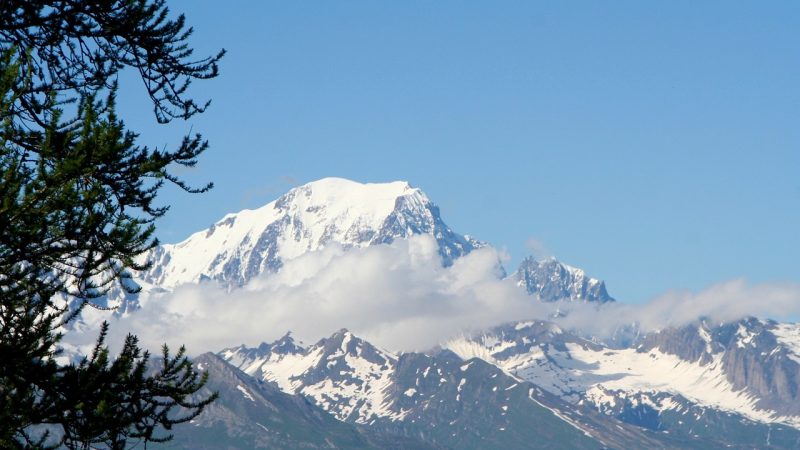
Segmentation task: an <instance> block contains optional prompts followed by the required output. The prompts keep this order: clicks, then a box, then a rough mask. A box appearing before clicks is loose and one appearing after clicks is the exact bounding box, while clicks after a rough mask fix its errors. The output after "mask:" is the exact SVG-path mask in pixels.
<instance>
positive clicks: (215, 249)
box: [141, 178, 483, 288]
mask: <svg viewBox="0 0 800 450" xmlns="http://www.w3.org/2000/svg"><path fill="white" fill-rule="evenodd" d="M416 234H430V235H432V236H433V237H434V238H435V239H436V241H437V243H438V245H439V253H440V255H441V256H442V259H443V263H444V264H445V265H449V264H451V263H452V261H453V259H455V258H458V257H459V256H462V255H465V254H467V253H469V252H470V251H471V250H473V249H475V248H477V247H480V246H482V245H483V244H482V243H479V242H477V241H474V240H472V239H470V238H469V237H466V236H461V235H459V234H456V233H454V232H453V231H452V230H451V229H450V227H448V226H447V225H446V224H445V223H444V222H443V221H442V219H441V217H440V215H439V208H438V207H437V206H436V205H435V204H433V203H432V202H431V201H430V199H428V196H427V195H425V193H424V192H422V191H421V190H420V189H418V188H414V187H411V186H410V185H409V184H408V183H407V182H405V181H395V182H391V183H358V182H355V181H350V180H346V179H342V178H324V179H321V180H318V181H314V182H311V183H308V184H305V185H303V186H299V187H296V188H294V189H292V190H290V191H289V192H287V193H286V194H284V195H283V196H281V197H280V198H278V199H277V200H275V201H273V202H270V203H268V204H267V205H265V206H262V207H261V208H258V209H253V210H244V211H241V212H238V213H235V214H228V215H226V216H225V217H223V218H222V220H220V221H219V222H217V223H215V224H214V225H212V226H211V227H210V228H208V229H206V230H202V231H199V232H197V233H194V234H192V235H191V236H190V237H189V238H188V239H186V240H185V241H183V242H181V243H178V244H167V245H162V246H159V247H157V248H156V249H155V250H154V251H153V253H152V254H151V258H152V260H153V266H152V268H151V269H150V270H149V271H148V272H146V273H144V274H142V276H141V279H142V280H144V281H146V282H148V283H151V284H153V285H157V286H160V287H163V288H171V287H174V286H176V285H178V284H182V283H193V282H198V281H202V280H204V279H211V280H216V281H218V282H221V283H223V284H226V285H229V286H242V285H244V284H245V283H247V282H248V281H249V280H250V279H252V278H253V277H254V276H256V275H259V274H261V273H264V272H275V271H277V270H278V269H279V268H280V267H281V266H282V265H283V262H284V261H287V260H290V259H293V258H296V257H298V256H300V255H302V254H303V253H306V252H309V251H314V250H320V249H322V248H324V247H325V246H326V245H330V244H338V245H341V246H343V247H345V248H353V247H366V246H369V245H373V244H388V243H391V242H392V241H394V240H395V239H401V238H407V237H410V236H412V235H416Z"/></svg>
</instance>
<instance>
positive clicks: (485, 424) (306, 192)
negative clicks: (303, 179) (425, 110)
mask: <svg viewBox="0 0 800 450" xmlns="http://www.w3.org/2000/svg"><path fill="white" fill-rule="evenodd" d="M420 234H427V235H430V236H432V237H433V238H434V239H435V240H436V243H437V245H438V251H439V254H440V255H441V257H442V264H443V265H445V266H447V265H451V264H453V263H454V262H455V261H456V260H457V258H459V257H462V256H464V255H466V254H468V253H469V252H471V251H473V250H475V249H477V248H479V247H482V246H484V245H486V244H483V243H481V242H479V241H476V240H474V239H472V238H470V237H468V236H466V235H460V234H457V233H455V232H454V231H452V230H451V229H450V228H449V227H448V226H447V225H446V224H445V223H444V221H443V220H442V218H441V217H440V215H439V210H438V208H437V207H436V206H435V204H434V203H432V202H431V201H430V200H429V199H428V197H427V196H426V195H425V194H424V193H423V192H422V191H420V190H419V189H417V188H413V187H411V186H410V185H409V184H408V183H405V182H393V183H385V184H361V183H356V182H352V181H348V180H342V179H337V178H328V179H323V180H319V181H316V182H312V183H309V184H306V185H304V186H300V187H298V188H295V189H292V190H290V191H289V192H288V193H286V194H285V195H283V196H281V197H280V198H278V199H277V200H275V201H274V202H271V203H269V204H267V205H265V206H263V207H261V208H258V209H255V210H245V211H241V212H238V213H235V214H229V215H227V216H225V217H224V218H223V219H222V220H220V221H219V222H217V223H216V224H214V225H213V226H212V227H211V228H209V229H207V230H203V231H201V232H198V233H195V234H193V235H192V236H190V237H189V238H188V239H187V240H185V241H184V242H181V243H178V244H167V245H163V246H160V247H157V248H156V249H155V250H154V251H153V253H152V254H151V255H150V256H151V257H152V258H153V260H154V264H153V266H152V267H151V268H150V269H149V270H148V271H147V272H144V273H140V274H136V275H135V277H134V281H135V282H136V283H138V284H139V285H140V286H142V287H143V291H144V292H145V294H144V295H153V294H159V293H168V292H169V291H170V290H172V289H173V288H175V287H176V286H178V285H180V284H183V283H200V282H203V281H209V280H210V281H211V282H215V283H220V284H221V285H223V286H225V287H227V288H229V289H236V288H239V287H241V286H244V285H246V284H247V283H248V282H249V281H251V280H252V279H253V278H254V277H256V276H258V275H260V274H264V273H270V272H276V271H279V270H281V268H282V267H283V265H284V263H286V262H288V261H291V260H292V259H294V258H297V257H299V256H301V255H303V254H304V253H307V252H312V251H317V250H321V249H323V248H325V247H326V246H331V245H337V246H341V247H342V248H343V249H345V250H347V249H353V248H364V247H368V246H372V245H382V244H388V243H391V242H393V241H395V240H398V239H406V238H409V237H411V236H414V235H420ZM502 276H505V275H502ZM509 278H510V279H511V280H513V281H515V282H516V283H517V284H518V285H519V286H520V289H522V288H524V289H525V290H526V291H527V292H528V293H529V294H531V300H532V301H536V300H535V299H539V300H541V301H544V302H591V303H592V304H593V306H594V307H596V308H603V307H606V306H604V305H605V304H606V303H609V302H613V301H614V299H613V298H612V297H611V296H610V295H609V294H608V291H607V289H606V286H605V283H604V282H603V281H601V280H599V279H596V278H592V277H589V276H588V275H587V274H586V273H585V272H584V271H583V270H581V269H578V268H575V267H572V266H569V265H566V264H564V263H562V262H559V261H558V260H556V259H553V258H548V259H544V260H536V259H534V258H527V259H525V260H524V261H523V262H522V264H521V265H520V267H519V268H518V270H517V271H516V272H515V273H513V274H512V275H510V276H509ZM152 299H153V300H152V301H158V295H154V296H153V297H152ZM109 303H110V304H112V305H119V306H120V308H119V312H118V313H119V314H135V313H136V309H137V308H139V303H138V299H137V298H136V296H131V295H126V294H123V293H122V292H121V291H119V290H118V291H116V292H112V293H111V294H110V295H109ZM143 304H144V303H143ZM145 307H146V306H145ZM519 319H520V320H521V321H518V322H515V323H511V324H506V325H502V326H499V327H495V328H493V329H490V330H486V331H483V332H479V333H477V334H474V335H470V336H465V337H460V338H457V339H453V340H451V341H449V342H446V343H443V344H442V345H441V347H439V348H436V349H433V350H431V351H429V352H427V353H424V354H423V353H394V352H391V351H387V350H385V349H381V348H379V347H377V346H375V345H373V344H372V343H370V342H368V341H366V340H364V339H361V338H359V337H357V336H355V335H353V334H352V333H350V332H349V331H347V330H341V331H339V332H337V333H335V334H333V335H332V336H330V337H327V338H325V339H321V340H320V341H318V342H316V343H315V344H313V345H305V344H302V343H299V342H296V341H295V340H294V339H293V338H292V336H291V334H287V335H285V336H284V337H282V338H281V339H279V340H277V341H275V342H272V343H264V344H261V345H260V346H258V347H245V346H239V347H235V348H229V349H225V350H223V351H222V352H220V353H219V354H218V355H217V356H214V355H204V356H202V357H200V358H198V359H197V360H196V363H197V364H199V365H201V366H202V367H203V368H204V370H208V371H209V372H211V380H212V381H211V385H210V386H209V388H210V389H214V390H218V391H219V392H220V393H221V394H222V398H221V399H220V400H219V401H218V402H217V403H215V404H214V405H213V406H212V407H210V408H209V409H208V410H207V411H206V412H205V413H204V415H202V416H200V417H198V418H197V420H196V421H195V422H194V423H193V426H189V427H179V429H178V430H177V431H178V432H179V434H178V436H177V438H176V441H175V442H174V443H173V444H171V445H173V446H177V447H179V448H185V449H188V448H200V449H202V448H231V449H243V448H267V447H268V448H398V449H405V448H414V449H417V448H418V449H427V448H435V449H440V448H458V449H461V448H476V449H477V448H554V447H556V448H558V447H560V448H620V449H627V448H698V449H700V448H703V449H705V448H730V447H733V448H800V325H797V324H780V323H776V322H772V321H766V320H758V319H755V318H748V319H744V320H741V321H737V322H733V323H727V324H710V323H708V322H707V321H698V322H696V323H691V324H688V325H685V326H682V327H678V328H665V329H662V330H659V331H654V332H648V333H645V332H643V330H641V329H639V327H638V326H637V325H636V324H635V323H633V324H631V325H629V326H628V327H625V328H620V329H619V330H618V331H617V332H616V333H614V335H613V336H612V337H610V338H606V337H598V336H587V335H586V333H584V332H583V331H582V330H565V329H562V328H560V327H559V326H558V325H556V324H555V323H553V322H547V321H538V320H531V321H525V320H523V319H525V318H523V317H520V318H519ZM254 320H257V318H254ZM83 325H84V324H82V323H81V322H80V321H75V322H74V323H73V325H71V326H73V327H74V329H75V330H78V331H79V330H80V328H81V327H83ZM65 347H66V349H65V350H66V351H65V355H68V356H74V357H78V354H79V352H78V350H77V349H76V348H72V347H69V346H68V345H67V344H65ZM203 350H213V349H203ZM302 430H312V431H309V432H303V431H302Z"/></svg>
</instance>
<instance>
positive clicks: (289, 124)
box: [119, 0, 800, 303]
mask: <svg viewBox="0 0 800 450" xmlns="http://www.w3.org/2000/svg"><path fill="white" fill-rule="evenodd" d="M169 3H170V5H171V8H172V9H173V10H174V11H182V12H184V13H185V14H186V15H187V19H188V21H189V23H190V24H192V25H193V26H194V27H195V29H196V31H195V35H194V39H193V45H194V47H195V48H196V49H197V51H198V52H199V54H210V53H213V52H214V51H216V50H218V49H219V48H221V47H224V48H226V49H227V50H228V55H227V56H226V57H225V59H224V60H223V63H222V66H221V75H220V77H219V78H217V79H215V80H211V81H207V82H198V83H196V85H195V86H194V93H195V96H196V97H198V98H201V99H204V98H211V99H212V100H213V104H212V106H211V108H210V109H209V110H208V112H207V113H206V114H203V115H202V116H197V117H195V118H193V119H192V120H190V121H189V122H185V123H180V122H174V123H172V124H170V125H167V126H163V125H157V124H156V123H155V120H154V119H153V116H152V114H150V111H151V108H150V106H149V105H148V104H147V101H146V99H145V98H144V96H143V91H142V88H141V86H140V82H137V80H135V78H132V77H129V76H126V77H123V79H122V86H123V90H122V92H121V93H120V96H119V109H120V115H121V116H122V117H124V118H125V120H126V122H127V124H128V126H129V127H130V128H132V129H134V130H137V131H139V132H140V133H141V139H140V142H141V143H142V144H148V145H156V146H165V145H166V146H170V145H175V144H176V143H177V142H179V139H180V136H181V135H182V134H183V133H186V132H187V131H189V130H190V129H191V130H194V131H198V132H201V133H202V134H203V135H204V136H206V137H207V138H208V139H209V140H210V142H211V147H212V148H211V149H210V150H209V152H208V153H207V155H205V156H204V157H203V158H202V159H201V161H200V164H199V166H198V168H196V169H193V170H191V171H188V172H185V173H184V174H183V175H184V176H185V177H186V178H187V179H189V180H192V181H195V182H197V183H198V184H199V183H200V182H204V181H208V180H212V181H214V182H215V184H216V188H215V189H214V190H213V191H212V192H210V193H208V194H206V195H202V196H191V195H188V194H182V193H178V192H176V191H175V190H168V191H166V192H165V193H164V195H163V196H162V198H163V201H164V202H166V203H169V204H171V205H172V209H171V212H170V214H169V215H168V216H167V217H166V218H165V219H163V220H161V221H160V222H159V224H158V225H159V227H160V228H159V235H160V237H161V239H162V240H163V241H165V242H177V241H180V240H182V239H183V238H185V237H186V236H188V235H189V234H190V233H191V232H193V231H197V230H199V229H201V228H205V227H207V226H208V225H210V224H211V223H213V222H214V221H216V220H217V219H219V218H220V217H222V216H223V215H224V214H225V213H227V212H233V211H237V210H240V209H243V208H248V207H257V206H260V205H262V204H264V203H267V202H268V201H271V200H273V199H274V198H275V197H277V196H278V195H280V194H282V193H283V192H285V191H286V190H288V189H289V188H291V187H292V186H294V185H297V184H302V183H305V182H308V181H312V180H315V179H318V178H322V177H326V176H340V177H345V178H351V179H354V180H358V181H364V182H367V181H391V180H398V179H403V180H408V181H410V182H411V183H412V184H413V185H415V186H418V187H420V188H422V189H423V190H424V191H425V192H426V193H428V195H429V196H430V197H431V198H432V199H433V200H434V201H435V202H436V203H438V204H439V206H440V207H441V210H442V215H443V217H444V219H445V221H446V222H447V223H448V224H449V225H451V227H452V228H453V229H455V230H456V231H458V232H460V233H468V234H471V235H473V236H476V237H477V238H479V239H482V240H485V241H488V242H490V243H491V244H493V245H495V246H496V247H499V248H505V249H506V250H507V252H508V253H509V254H510V255H511V262H510V264H509V266H510V267H509V269H511V270H513V267H514V266H515V265H516V264H517V263H518V261H519V260H520V259H521V258H523V257H524V256H526V255H527V254H529V253H530V252H531V249H530V247H531V246H530V245H529V243H530V242H538V243H539V244H540V245H542V246H544V248H546V249H547V252H549V253H551V254H553V255H555V256H556V257H558V258H559V259H561V260H563V261H565V262H567V263H570V264H572V265H576V266H579V267H582V268H584V269H586V270H587V271H588V272H589V273H590V274H591V275H594V276H597V277H600V278H603V279H605V280H606V281H607V284H608V287H609V291H610V293H611V294H612V295H613V296H615V297H617V298H618V299H620V300H623V301H627V302H632V303H636V302H641V301H644V300H647V299H649V298H650V297H653V296H655V295H658V294H661V293H663V292H664V291H667V290H670V289H692V290H697V289H702V288H704V287H707V286H708V285H710V284H714V283H717V282H721V281H725V280H729V279H732V278H738V277H744V278H746V279H747V280H749V281H753V282H763V281H794V282H797V281H800V270H799V268H800V264H798V262H797V254H798V252H800V237H799V234H800V231H798V230H800V46H799V45H797V43H798V42H800V3H797V2H788V1H787V2H769V3H763V2H758V3H756V2H702V4H701V3H700V2H663V3H661V4H655V3H651V2H638V1H631V2H625V1H619V2H529V1H524V2H522V1H520V2H514V1H509V2H469V1H460V2H456V1H436V2H432V1H403V2H391V3H390V2H368V1H363V2H354V1H341V2H272V1H251V2H244V1H242V2H235V3H233V5H234V6H230V5H231V4H228V5H226V6H225V7H224V8H220V5H221V4H222V3H220V2H212V1H205V0H203V1H200V0H192V1H189V0H181V1H171V2H169ZM539 244H537V245H539Z"/></svg>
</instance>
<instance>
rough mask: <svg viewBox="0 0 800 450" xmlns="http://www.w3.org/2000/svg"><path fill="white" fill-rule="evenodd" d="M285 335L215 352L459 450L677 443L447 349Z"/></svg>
mask: <svg viewBox="0 0 800 450" xmlns="http://www.w3.org/2000/svg"><path fill="white" fill-rule="evenodd" d="M288 339H290V338H288V337H284V338H282V339H281V340H279V341H276V342H275V343H272V344H263V345H261V346H259V347H258V348H247V347H244V346H242V347H236V348H231V349H226V350H223V351H222V352H220V356H221V357H222V358H223V359H225V360H226V361H228V362H229V363H230V364H232V365H234V366H237V367H239V368H241V369H242V370H243V371H244V372H245V373H247V374H249V375H251V376H253V377H254V378H256V379H259V380H264V381H266V382H270V383H274V384H275V385H276V386H279V387H280V388H281V389H282V390H283V391H284V392H287V393H289V394H297V395H302V396H304V397H305V398H308V399H309V400H310V401H312V402H313V403H315V404H316V405H317V406H319V407H320V408H322V409H324V410H326V411H328V412H330V413H331V414H332V415H333V416H334V417H336V418H338V419H339V420H342V421H344V422H347V423H352V424H354V425H358V426H359V427H360V428H362V429H367V430H370V431H371V432H373V433H378V434H379V435H400V436H404V437H407V438H412V437H416V438H419V439H422V440H424V441H425V442H428V443H430V444H432V445H437V446H442V447H445V448H458V449H462V448H463V449H470V448H474V449H483V448H553V447H554V446H555V447H562V448H599V447H608V446H611V447H612V448H630V446H631V445H632V444H633V443H641V444H643V445H646V446H650V447H653V448H658V447H673V448H678V447H679V446H678V445H673V444H671V443H669V442H667V441H665V440H664V439H663V437H661V436H659V435H657V434H653V433H651V432H649V431H643V430H641V429H639V428H638V427H632V426H628V425H626V424H625V423H624V422H622V421H619V420H617V419H615V418H610V417H607V416H604V415H602V414H598V413H594V412H587V413H585V414H584V413H579V414H575V412H574V411H572V410H573V409H574V408H572V407H571V405H569V404H568V403H566V402H564V401H563V400H561V399H560V398H558V397H557V396H554V395H551V394H549V393H547V392H544V391H542V390H541V389H540V388H539V387H537V386H536V385H534V384H532V383H529V382H525V381H521V380H519V379H517V378H515V377H513V376H510V375H508V374H507V373H505V372H503V371H502V370H500V369H499V368H498V367H495V366H494V365H492V364H489V363H488V362H486V361H484V360H481V359H477V358H473V359H470V360H464V359H462V358H460V357H458V356H457V355H456V354H454V353H452V352H450V351H438V352H436V353H434V354H428V355H426V354H420V353H403V354H399V355H396V354H393V353H390V352H387V351H384V350H380V349H378V348H376V347H375V346H373V345H372V344H370V343H369V342H367V341H365V340H363V339H360V338H358V337H357V336H354V335H353V334H352V333H350V332H349V331H347V330H341V331H339V332H337V333H335V334H334V335H332V336H331V337H329V338H326V339H322V340H321V341H319V342H317V343H316V344H314V345H311V346H309V347H307V348H301V347H299V346H297V344H295V343H294V342H293V341H291V342H290V341H288Z"/></svg>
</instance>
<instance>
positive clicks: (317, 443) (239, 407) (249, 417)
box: [165, 353, 380, 450]
mask: <svg viewBox="0 0 800 450" xmlns="http://www.w3.org/2000/svg"><path fill="white" fill-rule="evenodd" d="M193 363H194V364H195V366H196V367H197V368H198V369H200V370H203V371H205V372H208V373H209V384H208V385H207V386H206V388H205V389H204V392H203V394H206V393H208V392H218V393H219V394H220V398H219V400H217V401H215V402H214V403H212V404H211V405H209V407H208V408H207V409H206V410H205V411H204V412H203V414H201V415H200V416H198V417H197V418H195V419H194V420H192V421H191V422H190V423H189V424H187V425H184V426H180V427H176V428H175V433H176V435H175V439H174V440H173V441H171V442H169V443H167V444H166V445H165V448H180V449H187V450H189V449H192V450H194V449H197V450H203V449H208V450H212V449H220V448H225V449H239V450H246V449H258V448H262V449H296V448H308V449H323V448H324V449H332V448H343V449H351V448H352V449H356V448H358V449H373V448H375V449H377V448H380V447H377V446H374V445H372V444H371V443H370V442H369V441H368V439H367V438H365V437H364V436H363V435H362V434H361V433H359V432H358V430H356V429H355V428H354V427H352V426H350V425H348V424H345V423H342V422H340V421H338V420H336V419H334V418H333V417H332V416H330V415H329V414H328V413H326V412H324V411H322V410H320V409H319V408H317V407H315V406H314V405H312V404H310V403H308V402H307V401H305V400H304V399H303V398H302V397H298V396H292V395H288V394H286V393H284V392H282V391H280V390H279V389H277V388H275V387H273V386H272V385H270V384H267V383H263V382H259V381H258V380H256V379H254V378H252V377H249V376H247V375H245V374H244V373H242V372H241V371H240V370H238V369H236V368H235V367H232V366H230V365H229V364H227V363H225V362H224V361H223V360H221V359H220V358H219V357H218V356H216V355H213V354H211V353H207V354H204V355H201V356H198V357H197V358H195V359H194V360H193Z"/></svg>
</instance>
